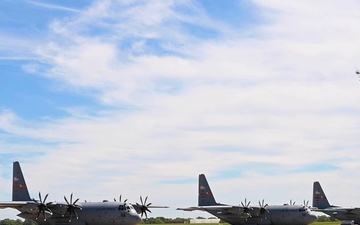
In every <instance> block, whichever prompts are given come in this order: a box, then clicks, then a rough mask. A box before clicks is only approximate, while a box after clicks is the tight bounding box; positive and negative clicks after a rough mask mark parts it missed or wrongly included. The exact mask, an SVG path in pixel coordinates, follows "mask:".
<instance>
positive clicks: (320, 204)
mask: <svg viewBox="0 0 360 225" xmlns="http://www.w3.org/2000/svg"><path fill="white" fill-rule="evenodd" d="M312 206H313V207H316V208H318V209H325V208H329V207H333V205H330V203H329V201H328V200H327V198H326V195H325V192H324V191H323V189H322V188H321V185H320V183H319V181H315V182H314V186H313V203H312Z"/></svg>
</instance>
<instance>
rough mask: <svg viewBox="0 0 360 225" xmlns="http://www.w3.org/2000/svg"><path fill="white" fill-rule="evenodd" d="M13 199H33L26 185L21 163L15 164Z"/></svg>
mask: <svg viewBox="0 0 360 225" xmlns="http://www.w3.org/2000/svg"><path fill="white" fill-rule="evenodd" d="M12 200H13V201H31V198H30V195H29V191H28V189H27V186H26V182H25V179H24V176H23V174H22V171H21V167H20V163H19V162H14V164H13V191H12Z"/></svg>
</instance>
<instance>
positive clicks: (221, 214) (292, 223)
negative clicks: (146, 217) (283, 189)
mask: <svg viewBox="0 0 360 225" xmlns="http://www.w3.org/2000/svg"><path fill="white" fill-rule="evenodd" d="M178 210H184V211H193V210H201V211H206V212H208V213H210V214H212V215H214V216H216V217H218V218H220V219H221V220H223V221H225V222H227V223H230V224H232V225H244V224H254V225H256V224H258V225H286V224H287V225H307V224H310V223H312V222H315V221H316V220H317V217H316V216H315V215H313V214H312V213H311V211H310V210H309V209H308V207H306V206H305V205H304V206H301V205H294V204H290V205H288V204H284V205H268V204H264V200H263V201H262V202H260V201H259V206H254V207H252V206H250V202H246V199H245V202H241V206H240V205H239V206H232V205H226V204H220V203H217V202H216V201H215V198H214V196H213V194H212V192H211V189H210V186H209V184H208V182H207V180H206V177H205V175H204V174H200V175H199V197H198V206H194V207H188V208H178Z"/></svg>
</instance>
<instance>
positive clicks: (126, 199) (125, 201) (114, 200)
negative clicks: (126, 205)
mask: <svg viewBox="0 0 360 225" xmlns="http://www.w3.org/2000/svg"><path fill="white" fill-rule="evenodd" d="M126 201H127V199H125V200H124V202H126ZM114 202H116V199H115V198H114ZM119 202H121V195H120V196H119Z"/></svg>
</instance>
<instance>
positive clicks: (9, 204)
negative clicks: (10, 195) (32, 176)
mask: <svg viewBox="0 0 360 225" xmlns="http://www.w3.org/2000/svg"><path fill="white" fill-rule="evenodd" d="M26 204H27V202H0V209H5V208H18V207H22V206H24V205H26Z"/></svg>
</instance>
